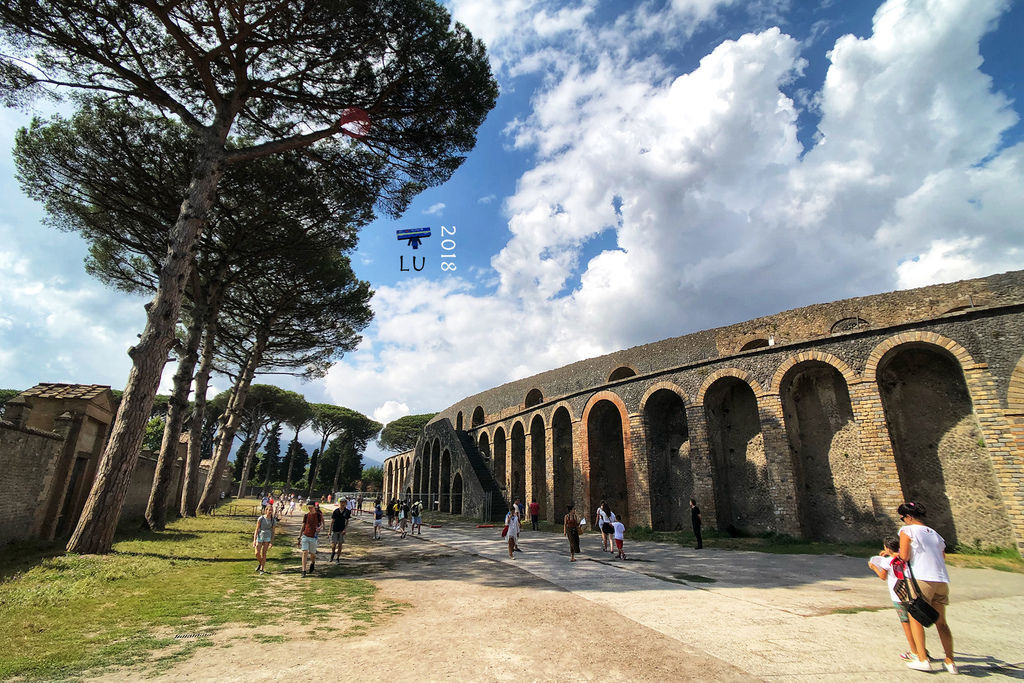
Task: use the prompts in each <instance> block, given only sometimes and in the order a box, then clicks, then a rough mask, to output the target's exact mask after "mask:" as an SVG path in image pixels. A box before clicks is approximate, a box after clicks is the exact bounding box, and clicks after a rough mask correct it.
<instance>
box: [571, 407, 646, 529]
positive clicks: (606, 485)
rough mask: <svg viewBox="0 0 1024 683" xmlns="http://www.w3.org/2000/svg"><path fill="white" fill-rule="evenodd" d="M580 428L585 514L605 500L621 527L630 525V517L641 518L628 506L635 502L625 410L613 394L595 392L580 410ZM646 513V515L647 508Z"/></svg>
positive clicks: (632, 507) (633, 508)
mask: <svg viewBox="0 0 1024 683" xmlns="http://www.w3.org/2000/svg"><path fill="white" fill-rule="evenodd" d="M583 425H584V427H583V434H584V435H585V439H586V442H585V444H584V453H585V459H584V468H585V469H584V484H585V487H586V495H587V505H586V507H587V510H588V511H594V510H596V509H597V506H598V505H599V504H600V501H601V500H605V501H607V502H608V504H609V505H610V506H611V507H612V511H613V512H615V514H616V515H617V516H618V517H620V518H621V519H622V520H623V523H624V524H626V525H627V526H630V525H633V524H634V523H633V514H634V513H641V514H636V516H637V517H640V518H642V517H643V515H642V512H643V511H641V510H637V509H636V508H639V507H640V506H639V505H635V504H634V505H631V503H636V502H637V501H636V500H635V488H634V487H633V486H631V481H630V477H629V474H630V472H631V471H632V465H633V462H632V461H633V453H632V447H631V444H630V428H629V417H628V413H627V411H626V406H625V404H624V403H623V402H622V399H621V398H620V397H619V396H618V395H617V394H615V393H614V392H611V391H602V392H599V393H597V394H595V395H594V396H593V397H592V398H591V399H590V401H589V402H588V403H587V406H586V408H585V409H584V410H583ZM645 507H646V506H645ZM646 512H647V514H648V515H649V514H650V512H649V508H648V509H647V510H646Z"/></svg>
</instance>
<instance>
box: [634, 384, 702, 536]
mask: <svg viewBox="0 0 1024 683" xmlns="http://www.w3.org/2000/svg"><path fill="white" fill-rule="evenodd" d="M640 411H641V413H642V414H643V416H644V423H645V425H646V429H647V456H648V470H647V472H648V479H649V483H650V489H649V492H650V500H651V527H652V528H654V529H658V530H670V529H675V528H681V527H682V526H683V524H682V522H683V520H684V519H685V515H686V511H687V509H688V504H687V501H688V500H689V498H690V497H691V496H693V495H694V491H693V469H692V467H691V465H690V429H689V424H688V423H687V419H686V394H685V393H684V392H683V390H682V389H680V388H679V387H678V386H676V385H675V384H672V383H670V382H658V383H657V384H655V385H653V386H651V387H650V388H648V389H647V391H646V392H645V393H644V396H643V398H642V399H641V400H640Z"/></svg>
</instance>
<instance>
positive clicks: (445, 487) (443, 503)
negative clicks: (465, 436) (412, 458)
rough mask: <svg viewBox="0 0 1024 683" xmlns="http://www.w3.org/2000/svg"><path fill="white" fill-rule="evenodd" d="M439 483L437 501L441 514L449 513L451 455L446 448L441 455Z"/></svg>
mask: <svg viewBox="0 0 1024 683" xmlns="http://www.w3.org/2000/svg"><path fill="white" fill-rule="evenodd" d="M440 477H441V482H440V484H441V485H440V488H439V489H438V496H437V500H438V503H439V504H440V509H441V512H451V504H452V501H451V486H452V454H451V453H449V452H448V449H447V448H446V449H445V450H444V452H442V453H441V475H440Z"/></svg>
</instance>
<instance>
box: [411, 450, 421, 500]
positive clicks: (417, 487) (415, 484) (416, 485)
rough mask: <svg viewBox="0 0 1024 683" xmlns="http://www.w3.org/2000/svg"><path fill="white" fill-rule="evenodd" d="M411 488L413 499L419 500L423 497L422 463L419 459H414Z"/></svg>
mask: <svg viewBox="0 0 1024 683" xmlns="http://www.w3.org/2000/svg"><path fill="white" fill-rule="evenodd" d="M412 488H413V495H414V496H415V499H416V500H421V499H422V497H423V463H422V462H421V461H420V459H419V458H416V462H415V463H414V464H413V468H412Z"/></svg>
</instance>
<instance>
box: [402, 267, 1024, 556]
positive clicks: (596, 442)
mask: <svg viewBox="0 0 1024 683" xmlns="http://www.w3.org/2000/svg"><path fill="white" fill-rule="evenodd" d="M921 349H923V350H925V351H927V352H928V353H930V354H932V355H931V356H928V355H927V354H925V355H926V356H927V357H928V358H933V359H938V360H935V361H934V362H932V363H930V364H926V365H925V366H921V367H918V366H917V365H914V363H910V366H912V367H910V369H909V370H908V371H907V372H904V373H902V375H900V373H897V375H900V376H902V377H903V379H897V380H896V381H897V383H898V382H903V383H904V385H906V383H907V382H910V383H911V384H913V383H914V382H919V383H921V382H923V384H922V386H921V389H920V390H913V389H908V387H907V386H903V387H902V388H900V389H898V390H893V389H892V386H891V385H892V381H893V380H892V378H891V375H892V374H893V373H892V371H893V369H894V368H899V367H900V364H904V365H906V364H907V359H908V358H912V357H913V355H914V353H919V352H918V351H915V350H921ZM908 353H909V355H908ZM1022 356H1024V271H1018V272H1013V273H1006V274H1003V275H997V276H992V277H989V278H981V279H977V280H968V281H963V282H957V283H952V284H948V285H936V286H933V287H924V288H921V289H917V290H910V291H903V292H891V293H887V294H880V295H875V296H869V297H861V298H858V299H849V300H846V301H840V302H834V303H830V304H816V305H814V306H808V307H806V308H802V309H797V310H794V311H787V312H784V313H780V314H777V315H774V316H767V317H765V318H759V319H757V320H752V321H748V322H745V323H740V324H737V325H731V326H728V327H723V328H718V329H715V330H707V331H703V332H697V333H694V334H690V335H686V336H684V337H677V338H674V339H668V340H665V341H662V342H657V343H654V344H647V345H645V346H640V347H636V348H633V349H627V350H624V351H619V352H616V353H612V354H608V355H605V356H601V357H599V358H593V359H589V360H585V361H580V362H578V363H573V364H571V365H568V366H565V367H563V368H559V369H557V370H552V371H549V372H544V373H541V374H538V375H535V376H533V377H528V378H525V379H523V380H518V381H516V382H510V383H508V384H505V385H502V386H500V387H496V388H494V389H491V390H489V391H485V392H482V393H480V394H477V395H475V396H471V397H468V398H466V399H464V400H462V401H460V402H458V403H457V404H455V405H454V406H451V407H450V408H448V409H447V410H445V411H442V412H441V413H440V414H439V415H438V417H437V418H435V422H437V421H441V420H445V421H449V422H450V424H454V425H456V426H459V425H462V426H463V427H464V430H463V431H462V432H461V433H464V434H466V435H467V436H468V437H469V440H470V441H472V442H473V443H477V444H480V443H483V444H486V450H487V451H488V453H490V454H492V456H493V457H492V459H491V460H490V461H489V465H488V470H489V472H492V473H493V474H494V478H495V479H496V480H497V486H498V488H499V489H500V490H501V491H503V492H504V493H505V495H507V496H511V495H517V494H519V493H520V492H532V491H534V490H536V489H535V488H534V487H535V486H537V485H540V483H541V482H543V486H541V488H540V490H542V491H544V493H545V495H546V496H547V500H546V501H545V503H546V504H547V505H546V508H547V511H548V515H547V516H548V518H549V519H552V520H554V519H557V518H560V515H561V514H562V512H561V510H556V509H555V507H556V506H555V505H554V502H555V500H556V499H557V500H558V503H559V505H558V507H559V508H560V507H561V505H562V504H564V503H565V501H566V499H567V498H568V496H569V495H570V492H571V500H573V501H574V502H576V504H577V509H578V510H580V511H581V512H583V513H584V514H587V515H588V517H589V516H591V515H592V513H593V506H594V505H596V503H597V501H596V500H594V498H595V497H596V496H599V495H601V491H602V490H603V489H608V488H609V487H612V488H614V487H615V486H617V484H615V481H610V482H609V481H594V480H593V478H592V476H597V477H606V476H607V475H606V474H605V472H607V471H610V470H608V468H609V462H610V461H609V459H608V458H609V456H608V453H613V455H612V456H611V457H613V458H615V459H617V462H619V463H621V464H624V465H625V469H626V473H625V481H626V489H627V490H626V492H625V496H624V502H620V503H619V505H621V506H622V507H623V508H625V509H626V513H627V516H628V523H629V524H631V525H641V524H642V525H653V526H655V527H656V528H677V527H680V526H681V527H684V528H685V527H686V526H687V525H688V512H687V509H686V499H687V498H689V497H690V496H691V495H692V496H694V497H696V498H697V499H698V501H699V502H700V503H701V505H702V510H703V511H704V516H705V523H706V524H709V525H717V526H719V527H721V528H727V527H729V526H735V527H736V528H738V529H745V530H748V531H755V532H756V531H777V532H781V533H788V534H793V535H802V536H805V537H809V538H819V539H825V540H854V539H876V538H877V536H878V535H879V534H880V533H884V532H889V531H891V530H892V529H893V527H894V525H895V524H896V520H895V519H894V514H895V508H896V506H897V505H898V504H899V503H900V502H901V501H902V500H903V499H905V498H911V497H915V496H916V497H918V498H921V499H922V500H926V499H928V496H931V497H932V498H931V500H932V505H931V507H932V508H933V510H934V512H935V514H934V517H933V519H932V523H933V524H934V525H935V526H936V528H938V529H939V531H940V532H941V533H943V534H944V535H945V536H946V537H947V538H949V539H951V540H960V541H966V542H970V543H974V542H976V541H977V542H981V543H983V544H1001V545H1005V544H1007V543H1010V542H1014V541H1015V542H1016V543H1018V545H1021V544H1022V543H1024V358H1022ZM894 359H895V360H894ZM892 363H896V365H893V364H892ZM908 373H909V374H908ZM929 373H931V374H932V375H935V376H936V378H938V379H941V380H942V381H941V382H939V384H936V381H937V380H936V379H935V378H933V379H927V377H930V375H929ZM610 378H614V379H610ZM940 386H941V387H942V389H941V393H940V394H938V395H936V393H935V392H936V391H937V387H940ZM666 392H670V393H672V394H675V396H677V397H678V401H679V402H680V404H681V406H682V408H681V409H680V407H679V405H673V404H672V402H671V401H669V400H668V397H667V394H666ZM921 392H924V394H929V395H930V396H931V398H930V399H928V400H930V401H931V403H928V402H927V401H924V399H923V398H921V396H922V393H921ZM922 401H924V403H922ZM918 404H920V405H918ZM609 405H614V406H615V407H616V408H617V410H618V417H619V418H620V420H621V432H619V431H616V430H614V429H609V427H608V425H609V424H610V422H609V416H610V415H611V413H609V412H608V410H607V408H608V406H609ZM667 406H668V407H667ZM595 407H596V408H597V410H596V411H595ZM556 411H562V412H561V414H562V415H565V414H566V413H567V414H568V419H567V420H562V421H561V422H560V423H559V425H558V426H557V434H556V433H554V431H556V430H555V427H554V426H553V424H552V420H553V416H554V414H555V412H556ZM943 411H946V412H949V413H950V414H951V415H952V414H954V413H955V415H956V418H957V419H956V420H952V421H949V420H943V419H940V418H939V416H940V414H942V413H943ZM470 416H472V419H470ZM538 417H539V418H540V419H539V420H538ZM592 418H593V419H597V420H598V422H599V424H598V423H594V422H593V419H592ZM612 422H614V419H612ZM432 424H433V423H432ZM541 426H543V428H544V431H545V433H544V435H543V436H540V435H538V433H537V432H538V430H539V429H540V428H541ZM429 428H430V426H429V425H428V429H429ZM456 431H457V432H458V430H456ZM612 432H615V438H614V439H613V440H616V441H617V440H618V439H621V448H620V446H619V445H616V444H608V443H606V441H607V439H606V438H604V437H605V436H607V435H608V434H611V433H612ZM619 433H621V437H619V436H617V435H618V434H619ZM595 435H597V438H596V439H595V438H594V437H595ZM602 435H603V436H602ZM921 439H924V441H925V442H926V443H925V444H924V447H925V450H926V451H928V452H932V451H934V454H933V455H932V456H929V457H931V460H932V464H931V465H929V466H928V467H922V466H921V463H920V462H919V460H920V458H921V457H922V455H921V454H920V453H919V452H918V451H915V450H914V449H915V448H916V446H910V445H909V444H911V443H912V442H917V441H920V440H921ZM557 443H560V444H563V446H561V447H560V449H559V450H558V451H556V450H555V444H557ZM566 443H568V444H571V459H572V466H571V468H570V467H567V466H566V463H565V460H566V458H567V457H569V454H568V453H567V450H568V449H567V447H566V446H565V445H564V444H566ZM929 444H931V445H929ZM535 450H542V451H543V457H544V463H543V471H541V469H542V467H541V464H540V463H538V461H537V459H536V458H534V457H533V451H535ZM417 452H418V451H417ZM618 467H619V465H615V468H618ZM929 467H930V468H931V470H930V471H931V473H930V474H928V473H926V471H929ZM523 469H525V472H523V471H522V470H523ZM617 472H618V470H617V469H616V474H615V475H614V477H615V479H616V480H617V478H619V477H620V476H621V475H619V474H618V473H617ZM516 475H518V479H516ZM524 478H525V481H523V479H524ZM570 479H571V481H569V480H570ZM556 482H557V483H556ZM943 527H945V528H943ZM1021 547H1024V546H1021Z"/></svg>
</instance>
